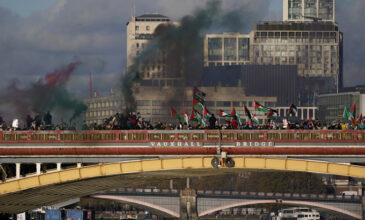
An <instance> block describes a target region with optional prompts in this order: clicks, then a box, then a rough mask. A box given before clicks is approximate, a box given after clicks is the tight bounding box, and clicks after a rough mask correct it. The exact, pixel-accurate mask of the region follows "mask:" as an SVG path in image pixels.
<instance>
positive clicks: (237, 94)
mask: <svg viewBox="0 0 365 220" xmlns="http://www.w3.org/2000/svg"><path fill="white" fill-rule="evenodd" d="M199 89H200V90H201V91H203V92H205V93H206V94H207V96H206V98H205V101H206V108H207V109H208V110H209V111H210V112H211V113H213V114H215V116H216V117H217V118H219V117H218V116H219V110H220V109H222V110H224V111H226V112H229V113H230V112H231V110H232V107H235V108H236V111H237V112H238V113H239V114H240V115H241V118H246V117H245V114H244V110H243V105H246V106H248V108H249V109H250V110H251V111H253V110H254V101H257V102H260V103H261V104H263V105H267V106H269V107H275V106H276V102H277V98H276V97H273V96H270V97H269V96H266V97H264V96H262V97H259V96H246V95H245V93H244V91H243V89H242V87H237V86H236V87H234V86H229V87H226V86H215V87H213V86H207V87H199ZM174 91H175V92H174ZM176 91H178V94H177V92H176ZM192 92H193V87H189V86H187V87H181V88H179V89H177V90H176V88H175V90H172V89H171V86H162V87H160V86H138V87H136V88H135V90H134V97H135V98H136V104H137V109H136V112H139V113H140V115H141V117H143V118H144V119H145V120H146V121H151V122H153V123H155V122H157V121H161V122H163V123H165V122H172V123H175V124H176V123H177V121H176V119H175V118H172V117H171V107H173V108H174V109H175V110H176V111H177V112H178V113H179V114H180V115H182V114H183V113H184V111H185V109H186V110H187V112H188V115H189V116H190V113H191V111H192V105H193V98H192V97H193V95H192ZM84 103H85V104H86V105H87V106H88V109H87V111H86V113H85V123H86V124H87V125H90V124H91V123H98V124H101V123H102V122H103V121H104V120H105V119H106V118H109V117H110V116H112V115H114V114H116V113H117V112H119V113H123V110H124V109H123V101H121V98H120V97H118V95H117V94H115V93H113V94H111V95H110V96H107V97H94V98H88V99H85V100H84ZM253 113H256V115H257V117H258V119H259V120H261V121H263V120H265V119H266V116H265V115H264V114H263V113H262V112H254V111H253Z"/></svg>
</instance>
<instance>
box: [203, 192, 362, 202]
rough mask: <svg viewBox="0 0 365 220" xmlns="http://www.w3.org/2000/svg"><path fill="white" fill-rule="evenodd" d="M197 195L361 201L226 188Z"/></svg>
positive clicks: (357, 198) (353, 198) (350, 197)
mask: <svg viewBox="0 0 365 220" xmlns="http://www.w3.org/2000/svg"><path fill="white" fill-rule="evenodd" d="M197 196H208V197H210V196H211V197H246V198H258V197H259V198H267V199H278V198H283V199H308V200H345V201H346V200H347V201H359V202H360V201H361V196H358V195H357V196H342V195H333V194H305V193H283V192H246V191H224V190H197Z"/></svg>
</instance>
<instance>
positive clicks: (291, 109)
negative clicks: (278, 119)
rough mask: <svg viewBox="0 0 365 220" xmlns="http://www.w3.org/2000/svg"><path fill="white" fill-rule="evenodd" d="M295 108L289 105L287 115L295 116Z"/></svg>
mask: <svg viewBox="0 0 365 220" xmlns="http://www.w3.org/2000/svg"><path fill="white" fill-rule="evenodd" d="M297 111H298V110H297V107H296V106H295V105H294V104H291V105H290V107H289V111H288V115H292V116H295V115H296V114H297Z"/></svg>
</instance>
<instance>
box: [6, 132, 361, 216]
mask: <svg viewBox="0 0 365 220" xmlns="http://www.w3.org/2000/svg"><path fill="white" fill-rule="evenodd" d="M227 155H228V157H231V158H232V159H233V161H234V167H232V168H227V167H221V168H214V167H212V159H213V157H218V158H222V159H223V160H224V159H225V158H226V157H227ZM364 162H365V132H364V131H295V130H294V131H292V130H290V131H270V130H265V131H251V130H241V131H217V130H214V131H213V130H211V131H210V130H199V131H16V132H14V131H12V132H0V163H1V164H3V165H4V164H15V165H14V169H15V172H14V173H15V175H14V176H10V175H7V174H8V173H7V171H6V170H5V169H1V168H2V166H0V171H1V172H2V176H3V178H4V180H3V182H2V183H0V213H19V212H23V211H27V210H31V209H34V208H37V207H40V206H45V205H51V204H55V203H59V202H62V201H66V200H69V199H73V198H79V197H83V196H87V195H91V194H95V193H98V192H103V191H106V190H112V189H115V188H120V187H121V186H124V187H136V186H138V185H140V184H142V183H146V182H154V181H155V182H159V181H161V180H168V179H171V178H183V177H190V176H202V175H206V176H212V175H219V174H225V173H240V172H242V171H244V170H247V169H251V170H280V171H296V172H312V173H323V174H333V175H342V176H351V177H357V178H365V167H363V166H357V165H353V164H352V163H364ZM24 163H26V164H29V163H32V164H34V166H35V169H34V170H35V172H34V173H25V174H23V175H21V174H22V172H21V167H22V164H24ZM42 163H53V164H55V169H51V170H42V169H41V167H42ZM65 163H75V164H76V166H75V167H65V166H63V165H64V164H65ZM222 165H223V164H222ZM176 213H178V212H176ZM198 213H203V211H199V209H198ZM352 213H354V212H352ZM356 215H359V214H356ZM360 215H361V214H360ZM362 216H365V215H364V214H362ZM358 217H359V216H358Z"/></svg>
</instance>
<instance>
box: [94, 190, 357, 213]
mask: <svg viewBox="0 0 365 220" xmlns="http://www.w3.org/2000/svg"><path fill="white" fill-rule="evenodd" d="M90 197H92V198H98V199H107V200H115V201H121V202H123V203H128V204H133V205H135V206H137V207H141V208H144V209H147V210H153V211H155V212H157V213H159V214H160V215H162V216H165V217H167V218H187V217H204V216H207V215H212V214H215V212H217V211H220V210H223V209H228V208H234V207H241V206H250V205H257V204H268V203H280V204H289V205H299V206H311V207H314V208H320V209H326V210H331V211H334V212H337V213H341V214H343V215H347V216H351V217H353V218H356V219H362V208H363V207H362V202H363V201H362V197H360V196H335V195H318V194H298V193H265V192H238V191H222V190H193V189H184V190H176V189H136V188H121V189H116V190H112V191H108V192H103V193H100V194H94V195H90Z"/></svg>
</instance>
